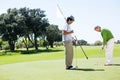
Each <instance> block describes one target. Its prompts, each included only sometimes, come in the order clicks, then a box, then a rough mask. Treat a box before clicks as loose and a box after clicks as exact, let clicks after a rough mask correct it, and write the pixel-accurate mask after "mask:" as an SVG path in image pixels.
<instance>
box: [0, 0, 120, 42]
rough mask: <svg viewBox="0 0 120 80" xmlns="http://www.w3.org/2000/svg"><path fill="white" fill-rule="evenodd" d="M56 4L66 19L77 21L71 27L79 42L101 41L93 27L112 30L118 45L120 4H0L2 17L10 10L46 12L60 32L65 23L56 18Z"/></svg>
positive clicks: (57, 0)
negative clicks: (38, 10) (70, 18)
mask: <svg viewBox="0 0 120 80" xmlns="http://www.w3.org/2000/svg"><path fill="white" fill-rule="evenodd" d="M57 4H58V5H59V6H60V8H61V10H62V12H63V14H64V16H65V17H68V16H70V15H73V16H74V17H75V21H74V23H73V24H72V25H71V26H72V28H73V30H74V35H75V36H76V37H77V38H78V39H84V40H86V41H87V42H88V43H94V42H95V41H96V40H100V41H102V37H101V35H100V33H98V32H96V31H94V27H95V26H97V25H99V26H101V27H102V28H108V29H109V30H111V32H112V33H113V35H114V37H115V41H117V40H120V0H0V14H2V13H6V11H7V9H9V8H18V9H19V8H22V7H27V8H31V9H34V8H40V9H41V10H44V11H45V14H46V18H48V20H49V23H50V24H55V25H58V26H59V28H61V27H62V26H64V25H65V20H64V18H59V17H57V15H56V7H57Z"/></svg>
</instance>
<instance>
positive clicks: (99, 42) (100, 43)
mask: <svg viewBox="0 0 120 80" xmlns="http://www.w3.org/2000/svg"><path fill="white" fill-rule="evenodd" d="M94 45H96V46H99V45H102V42H101V41H99V40H97V41H95V43H94Z"/></svg>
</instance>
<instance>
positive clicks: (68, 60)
mask: <svg viewBox="0 0 120 80" xmlns="http://www.w3.org/2000/svg"><path fill="white" fill-rule="evenodd" d="M73 22H74V17H73V16H70V17H67V19H66V25H65V26H64V27H63V30H62V32H63V34H62V35H63V42H64V45H65V64H66V69H75V67H73V66H72V62H73V52H74V51H73V45H72V40H73V38H72V34H73V33H74V31H73V30H72V29H71V26H70V25H71V24H72V23H73Z"/></svg>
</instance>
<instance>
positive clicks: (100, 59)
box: [0, 45, 120, 80]
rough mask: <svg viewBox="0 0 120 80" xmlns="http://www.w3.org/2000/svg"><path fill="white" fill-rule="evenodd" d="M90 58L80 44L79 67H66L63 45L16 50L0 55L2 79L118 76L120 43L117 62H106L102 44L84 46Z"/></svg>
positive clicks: (90, 79)
mask: <svg viewBox="0 0 120 80" xmlns="http://www.w3.org/2000/svg"><path fill="white" fill-rule="evenodd" d="M83 48H84V50H85V52H86V54H87V55H88V57H89V59H88V60H86V59H85V56H84V55H83V53H82V51H81V49H80V47H79V46H78V47H77V48H75V50H74V52H75V56H74V57H75V58H74V61H73V65H76V55H77V65H78V66H79V69H78V70H66V69H65V65H64V63H65V62H64V47H58V48H53V49H50V50H47V51H46V50H44V49H41V50H38V51H34V50H30V51H29V52H26V51H23V50H22V51H21V50H16V51H14V52H9V51H8V52H6V53H7V55H3V56H0V80H119V79H120V75H119V74H120V45H115V49H114V64H117V65H114V66H104V65H103V64H104V63H105V51H104V50H103V51H102V50H101V49H100V46H83ZM1 53H2V52H1Z"/></svg>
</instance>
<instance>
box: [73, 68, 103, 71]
mask: <svg viewBox="0 0 120 80" xmlns="http://www.w3.org/2000/svg"><path fill="white" fill-rule="evenodd" d="M72 70H77V71H105V70H104V69H90V68H77V69H72Z"/></svg>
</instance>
